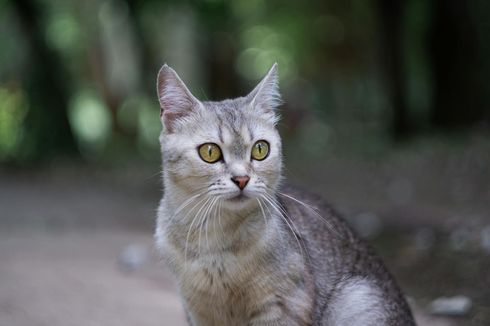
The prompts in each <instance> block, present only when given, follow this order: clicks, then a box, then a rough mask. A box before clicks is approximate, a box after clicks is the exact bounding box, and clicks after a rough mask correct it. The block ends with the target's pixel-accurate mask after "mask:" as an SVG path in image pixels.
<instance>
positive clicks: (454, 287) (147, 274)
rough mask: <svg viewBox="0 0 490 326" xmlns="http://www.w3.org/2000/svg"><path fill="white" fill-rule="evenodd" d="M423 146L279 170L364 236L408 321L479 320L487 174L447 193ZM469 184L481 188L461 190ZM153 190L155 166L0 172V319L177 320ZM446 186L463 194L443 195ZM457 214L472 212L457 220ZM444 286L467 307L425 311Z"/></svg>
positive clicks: (484, 311)
mask: <svg viewBox="0 0 490 326" xmlns="http://www.w3.org/2000/svg"><path fill="white" fill-rule="evenodd" d="M424 155H425V154H421V157H419V159H418V160H419V161H417V160H415V161H414V159H412V161H410V163H411V164H412V165H410V164H408V163H406V162H405V163H399V164H398V163H396V162H395V161H396V160H394V161H393V160H392V164H390V165H388V166H384V165H383V164H378V165H375V164H373V165H369V164H364V165H359V164H357V163H352V164H351V163H346V162H340V163H339V162H334V161H332V162H329V163H328V164H327V165H325V166H322V167H313V168H312V169H310V170H308V169H304V170H301V169H299V170H297V171H298V173H297V174H295V175H290V179H292V180H293V181H294V182H295V183H301V182H306V183H307V184H308V183H309V184H313V186H312V187H311V188H312V190H314V191H317V192H320V193H321V194H322V195H324V196H325V197H328V198H329V199H330V201H331V202H333V203H334V206H336V207H337V208H338V209H339V210H340V211H341V212H342V213H344V215H346V216H347V217H349V218H348V219H349V221H350V222H351V223H352V224H354V225H355V226H356V228H357V229H358V230H359V231H360V232H361V233H363V235H364V236H365V237H367V238H368V239H369V240H370V241H371V242H372V243H373V244H374V246H375V247H376V249H377V250H378V252H380V254H381V255H382V256H383V258H384V259H385V261H386V263H387V265H388V267H389V268H390V269H391V270H392V272H393V273H394V275H395V276H396V278H397V279H398V281H399V283H400V284H401V286H402V288H403V289H404V291H405V292H406V293H407V295H408V297H409V298H410V302H411V304H412V305H413V307H414V310H415V312H416V316H417V320H418V322H419V325H441V326H452V325H455V326H456V325H485V324H488V322H489V321H490V319H489V315H490V312H489V310H490V309H489V303H490V295H489V290H488V289H489V285H490V281H489V274H488V272H486V271H488V270H490V264H489V259H488V258H489V257H488V255H489V253H488V252H487V251H485V248H482V246H483V247H484V244H485V243H484V241H485V239H484V236H485V234H484V232H485V228H486V227H487V226H488V225H490V223H489V222H488V221H489V220H488V215H485V214H488V212H489V210H488V197H487V196H489V195H490V191H489V188H488V184H489V183H487V181H488V180H486V179H485V178H488V175H486V176H485V175H484V174H481V173H480V172H478V173H480V174H477V172H475V171H474V169H473V168H472V167H471V166H470V167H469V169H470V171H469V174H470V175H469V176H468V175H465V177H464V178H463V179H461V180H460V181H461V187H463V190H455V191H453V190H451V189H449V186H448V187H446V186H447V185H446V183H445V182H446V181H447V182H448V183H451V182H452V180H447V178H446V177H445V174H444V173H445V172H444V171H439V170H437V168H435V167H434V166H431V164H433V163H431V162H434V160H433V159H432V158H431V157H430V156H429V158H426V157H425V156H424ZM458 162H459V161H457V162H456V163H454V164H453V165H455V166H456V167H453V168H454V169H456V170H457V168H458V167H457V166H458V164H459V163H458ZM466 162H467V164H470V163H471V162H470V163H468V160H467V161H466ZM396 164H398V166H396V169H397V173H396V175H395V176H394V177H391V175H390V171H391V170H390V169H392V168H393V165H396ZM413 164H415V165H416V168H413ZM293 165H294V162H293ZM405 166H408V167H405ZM325 168H327V170H328V172H325V173H324V174H322V175H321V176H318V175H315V174H314V171H319V170H322V169H325ZM315 169H316V170H315ZM430 169H432V172H430V171H429V170H430ZM312 171H313V172H312ZM287 173H290V172H287ZM430 173H433V175H432V176H431V177H433V180H432V181H431V183H430V184H427V185H426V186H425V187H424V180H426V178H428V177H427V174H430ZM471 173H475V174H476V176H472V174H471ZM478 176H479V180H476V178H477V177H478ZM473 177H474V178H475V180H476V181H475V182H473V181H471V180H472V179H471V178H473ZM465 182H466V183H465ZM481 184H483V185H481ZM321 185H323V186H321ZM373 185H377V187H379V188H376V187H373ZM427 187H429V188H430V189H427ZM472 187H473V188H475V187H476V188H478V187H487V188H478V189H477V190H478V196H480V197H478V196H476V195H472V197H471V198H470V199H464V198H467V197H465V193H467V192H471V191H475V190H474V189H472ZM446 188H447V189H446ZM160 189H161V186H160V177H159V173H158V167H156V168H154V170H152V169H151V168H150V169H148V168H140V167H131V166H130V165H128V166H124V167H118V168H114V167H110V168H107V167H105V168H100V167H99V168H97V169H95V168H93V167H91V166H86V165H83V166H79V165H73V164H64V163H56V164H53V165H52V167H51V168H42V169H39V170H37V171H36V170H29V171H26V170H24V169H23V170H17V169H4V170H2V171H0V326H30V325H33V326H37V325H39V326H42V325H49V326H58V325H59V326H72V325H73V326H78V325H80V326H81V325H84V326H87V325H94V326H96V325H104V326H110V325H118V326H124V325H128V326H129V325H140V326H152V325H155V326H156V325H176V326H178V325H185V321H184V314H183V310H182V307H181V304H180V301H179V298H178V295H177V292H176V288H175V286H174V283H173V281H172V279H171V277H170V275H169V274H168V271H167V270H166V268H165V266H164V265H163V264H162V263H161V262H160V261H159V259H158V255H157V254H156V253H155V251H154V248H153V240H152V232H153V220H154V216H155V210H156V207H157V205H158V200H159V197H160V196H161V192H160ZM384 189H391V190H390V191H389V192H386V191H385V190H384ZM381 190H383V191H381ZM458 191H459V192H458ZM430 192H434V194H433V195H432V197H428V195H427V194H428V193H430ZM452 192H454V193H455V194H454V195H455V196H463V199H462V200H460V201H458V200H454V201H451V202H450V201H448V200H447V199H446V198H445V196H446V195H447V196H450V195H448V194H447V193H452ZM383 194H384V195H383ZM383 196H384V197H383ZM428 198H429V199H428ZM411 203H417V205H414V204H411ZM462 212H467V214H470V213H471V214H474V215H471V216H472V217H471V218H467V219H465V218H458V216H461V214H462ZM489 236H490V235H489ZM489 239H490V238H489ZM489 241H490V240H489ZM454 295H465V296H468V297H469V298H471V300H472V302H473V307H472V309H471V311H470V312H469V313H467V314H465V315H464V316H461V317H449V316H433V315H431V314H430V308H429V303H430V302H431V300H433V299H435V298H437V297H440V296H454Z"/></svg>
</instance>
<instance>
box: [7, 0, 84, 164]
mask: <svg viewBox="0 0 490 326" xmlns="http://www.w3.org/2000/svg"><path fill="white" fill-rule="evenodd" d="M10 4H11V5H12V8H13V9H14V11H15V13H16V14H17V16H18V18H19V21H20V22H21V26H22V29H23V32H24V35H25V38H26V39H27V41H28V43H29V47H30V56H29V66H28V67H27V69H26V74H25V75H24V76H23V79H24V82H23V83H24V85H25V87H26V89H27V92H28V96H29V106H30V110H29V111H28V113H27V117H26V128H25V129H26V133H27V135H26V137H25V139H26V144H25V147H24V148H25V149H26V152H27V153H24V155H26V156H28V157H29V159H32V160H38V159H42V158H47V157H52V156H53V155H54V154H57V153H63V154H70V155H73V154H75V153H77V146H76V143H75V140H74V137H73V134H72V131H71V129H70V124H69V121H68V116H67V102H68V85H69V79H68V77H67V74H66V72H65V70H64V65H63V64H62V60H61V59H60V57H59V56H58V55H57V53H56V52H55V51H53V50H52V49H51V48H49V47H48V45H47V44H46V41H45V40H46V38H45V37H44V34H43V33H44V31H45V27H46V26H45V20H44V19H45V16H44V15H43V11H42V10H41V9H42V8H41V6H40V5H39V4H38V3H37V2H36V1H34V0H11V1H10ZM24 159H25V158H24Z"/></svg>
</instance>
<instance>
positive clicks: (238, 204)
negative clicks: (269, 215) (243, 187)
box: [223, 193, 254, 210]
mask: <svg viewBox="0 0 490 326" xmlns="http://www.w3.org/2000/svg"><path fill="white" fill-rule="evenodd" d="M253 203H254V198H252V197H250V196H247V195H245V194H243V193H240V194H238V195H237V196H233V197H230V198H227V199H225V200H224V201H223V205H224V206H225V207H226V208H228V209H230V210H240V209H244V208H246V207H248V206H251V205H253Z"/></svg>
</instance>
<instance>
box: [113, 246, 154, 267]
mask: <svg viewBox="0 0 490 326" xmlns="http://www.w3.org/2000/svg"><path fill="white" fill-rule="evenodd" d="M147 260H148V250H147V248H146V247H144V246H142V245H138V244H131V245H128V246H126V247H125V248H124V249H123V250H122V251H121V253H120V254H119V257H118V263H119V266H120V267H121V269H122V270H124V271H129V272H131V271H134V270H137V269H139V268H141V266H143V265H144V264H145V263H146V261H147Z"/></svg>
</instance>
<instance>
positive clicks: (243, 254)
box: [156, 65, 414, 326]
mask: <svg viewBox="0 0 490 326" xmlns="http://www.w3.org/2000/svg"><path fill="white" fill-rule="evenodd" d="M157 88H158V96H159V100H160V107H161V119H162V123H163V131H162V134H161V137H160V141H161V149H162V155H163V166H164V169H163V172H164V173H163V174H164V187H165V194H164V197H163V199H162V201H161V205H160V207H159V210H158V221H157V229H156V240H157V246H158V248H159V249H160V250H161V252H162V254H163V256H164V257H165V259H166V261H167V263H168V266H169V267H170V269H171V270H172V272H173V274H174V275H175V277H176V279H177V282H178V286H179V289H180V293H181V295H182V298H183V303H184V306H185V310H186V313H187V318H188V321H189V323H190V324H191V325H196V326H197V325H342V326H349V325H362V326H369V325H400V326H402V325H414V321H413V318H412V315H411V312H410V309H409V307H408V305H407V303H406V301H405V299H404V297H403V295H402V294H401V292H400V290H399V289H398V286H397V285H396V283H395V281H394V280H393V278H392V276H391V275H390V274H389V273H388V272H387V270H386V268H385V267H384V266H383V263H382V262H381V260H380V259H379V258H378V257H377V256H376V255H375V254H374V253H373V252H372V251H371V249H370V248H369V247H368V246H367V245H366V244H364V243H363V241H361V240H359V238H357V237H356V235H355V234H354V233H353V232H352V231H351V229H350V228H349V227H348V226H347V225H346V224H345V223H344V221H343V220H342V219H340V218H339V217H338V216H336V215H335V213H334V212H333V211H332V210H331V209H330V208H329V207H328V206H326V205H325V204H323V203H322V202H321V201H320V200H318V198H316V197H314V196H306V195H305V194H304V193H302V192H298V191H296V190H294V189H292V188H287V187H283V186H280V184H281V170H282V158H281V140H280V137H279V134H278V132H277V130H276V128H275V124H276V122H277V114H276V112H275V109H276V107H277V106H278V104H279V92H278V81H277V67H276V65H274V66H273V67H272V69H271V70H270V71H269V73H268V74H267V76H266V77H265V78H264V79H263V80H262V81H261V82H260V83H259V85H258V86H257V87H256V88H255V89H254V90H253V91H252V92H251V93H250V94H249V95H248V96H246V97H242V98H237V99H233V100H225V101H221V102H201V101H199V100H197V99H196V98H195V97H194V96H193V95H192V94H191V93H190V92H189V90H188V89H187V88H186V86H185V85H184V83H183V82H182V81H181V80H180V78H179V77H178V76H177V74H176V73H175V72H174V71H173V70H172V69H171V68H170V67H168V66H167V65H164V66H163V67H162V69H161V70H160V72H159V76H158V85H157ZM257 140H266V141H268V143H269V144H270V153H269V155H268V157H267V158H266V159H264V160H263V161H257V160H253V159H251V147H252V146H253V144H254V143H255V142H256V141H257ZM210 142H211V143H216V144H218V145H219V146H220V148H221V151H222V153H223V160H221V161H219V162H216V163H213V164H210V163H206V162H204V161H203V160H202V159H200V157H199V154H198V150H197V147H198V146H199V145H201V144H203V143H210ZM245 175H246V176H249V177H250V181H249V182H248V184H247V185H246V187H245V188H244V189H243V191H241V190H240V188H239V187H238V186H237V185H236V184H235V183H234V182H232V180H231V178H232V177H236V176H245Z"/></svg>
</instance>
